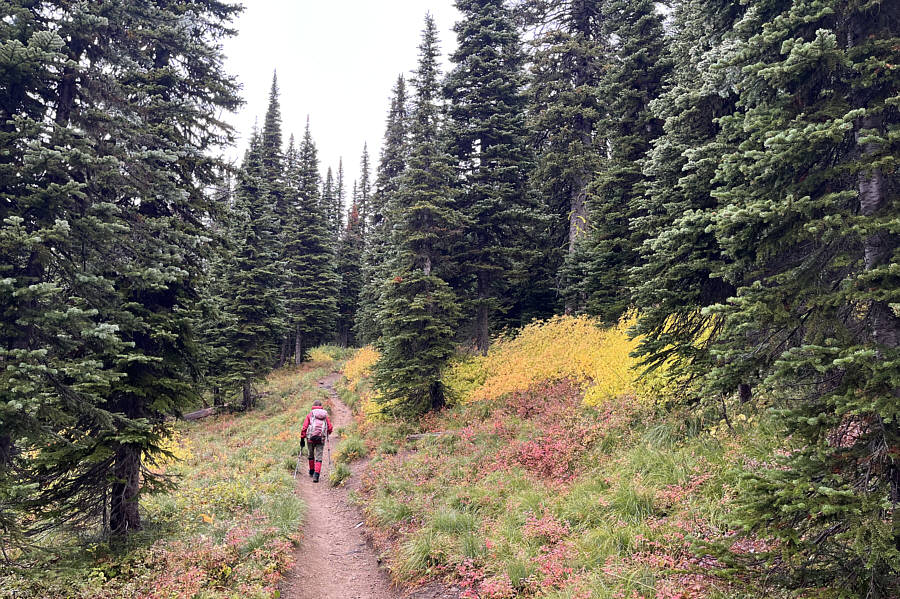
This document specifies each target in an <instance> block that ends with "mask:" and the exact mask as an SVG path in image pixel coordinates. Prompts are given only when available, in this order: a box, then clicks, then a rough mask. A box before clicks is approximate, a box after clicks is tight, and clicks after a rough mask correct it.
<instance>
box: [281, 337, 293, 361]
mask: <svg viewBox="0 0 900 599" xmlns="http://www.w3.org/2000/svg"><path fill="white" fill-rule="evenodd" d="M290 347H291V338H290V337H285V338H284V339H282V340H281V356H280V357H279V358H278V368H281V367H283V366H284V365H285V364H286V363H287V359H288V350H289V349H290Z"/></svg>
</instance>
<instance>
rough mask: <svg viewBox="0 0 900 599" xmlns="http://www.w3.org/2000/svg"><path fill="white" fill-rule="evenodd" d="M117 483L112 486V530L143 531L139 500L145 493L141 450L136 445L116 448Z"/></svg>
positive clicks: (114, 469)
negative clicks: (141, 493)
mask: <svg viewBox="0 0 900 599" xmlns="http://www.w3.org/2000/svg"><path fill="white" fill-rule="evenodd" d="M113 477H114V478H115V481H114V482H113V483H112V485H111V486H110V494H109V495H110V504H109V529H110V531H111V532H112V533H113V534H114V535H126V534H128V533H130V532H132V531H135V530H140V529H141V515H140V512H139V511H138V498H139V497H140V492H141V448H140V446H139V445H135V444H132V443H122V444H120V445H119V446H118V447H116V453H115V462H114V463H113Z"/></svg>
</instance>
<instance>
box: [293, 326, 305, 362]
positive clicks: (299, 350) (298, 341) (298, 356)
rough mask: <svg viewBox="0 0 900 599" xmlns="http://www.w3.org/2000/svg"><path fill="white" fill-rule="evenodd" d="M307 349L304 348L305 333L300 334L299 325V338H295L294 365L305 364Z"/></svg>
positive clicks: (298, 327) (298, 328)
mask: <svg viewBox="0 0 900 599" xmlns="http://www.w3.org/2000/svg"><path fill="white" fill-rule="evenodd" d="M304 353H305V348H304V347H303V333H301V332H300V325H299V324H298V325H297V336H296V337H295V338H294V364H295V365H297V366H300V364H302V363H303V358H304V357H305V356H304Z"/></svg>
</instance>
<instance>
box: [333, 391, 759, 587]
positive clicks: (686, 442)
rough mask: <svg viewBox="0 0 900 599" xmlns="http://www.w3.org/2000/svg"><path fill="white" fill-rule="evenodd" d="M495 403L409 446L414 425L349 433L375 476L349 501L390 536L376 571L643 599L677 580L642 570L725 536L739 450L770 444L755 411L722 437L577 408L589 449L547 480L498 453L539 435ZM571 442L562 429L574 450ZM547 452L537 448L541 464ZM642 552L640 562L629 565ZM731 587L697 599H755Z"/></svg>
mask: <svg viewBox="0 0 900 599" xmlns="http://www.w3.org/2000/svg"><path fill="white" fill-rule="evenodd" d="M347 393H352V390H347ZM539 399H540V400H541V401H544V402H553V401H563V399H553V398H546V399H545V398H539ZM567 399H569V398H567ZM504 401H505V400H503V399H501V400H498V401H496V402H477V403H474V404H469V405H457V406H451V407H450V408H448V409H446V410H445V411H444V412H443V413H442V414H441V415H440V417H439V418H437V419H436V420H434V421H431V423H430V426H431V427H432V429H431V430H445V431H460V433H458V434H450V435H443V436H439V437H426V438H424V439H422V440H420V441H417V442H415V443H412V444H405V443H404V442H403V441H402V434H403V433H406V432H407V431H410V432H419V429H415V428H412V429H411V427H410V425H409V424H407V423H402V422H398V421H394V420H387V421H379V422H377V423H371V424H368V425H363V426H361V427H360V429H359V430H357V431H355V432H354V433H353V434H352V438H353V439H354V440H353V444H354V445H364V444H365V443H368V444H369V445H370V446H374V447H376V448H377V450H376V454H377V457H376V458H375V459H373V462H372V465H373V467H374V471H375V472H376V474H375V476H374V479H373V481H372V484H371V486H370V487H364V488H363V489H362V491H361V493H360V496H359V501H360V502H361V503H362V505H363V506H364V509H365V510H366V513H367V515H368V516H369V519H370V521H371V522H372V523H373V524H375V525H376V526H377V527H379V528H382V529H383V531H384V532H385V533H386V534H387V535H388V536H389V537H390V539H392V545H391V549H390V550H389V551H388V556H389V563H390V568H391V571H392V573H393V575H394V577H395V578H397V579H398V580H401V581H403V580H413V579H419V578H420V577H421V576H422V575H423V574H426V575H427V574H431V575H434V576H444V575H446V574H447V573H448V572H450V573H453V572H456V571H457V568H458V567H460V566H461V565H462V564H467V565H466V566H465V567H466V568H475V569H476V570H477V571H478V572H480V573H481V576H482V577H485V579H492V580H495V579H497V577H502V578H503V579H504V580H505V579H506V578H508V581H509V584H510V585H512V587H513V589H515V594H516V596H517V597H526V598H527V597H553V598H556V599H563V598H569V599H575V598H576V597H579V598H580V597H600V598H613V597H631V596H633V595H634V596H643V597H654V596H655V594H656V593H657V589H659V588H664V587H665V585H669V584H677V580H676V579H675V578H672V577H675V573H673V572H672V571H670V570H669V569H667V568H665V567H663V566H653V565H648V564H654V563H657V562H655V561H653V560H654V559H657V557H658V558H659V559H658V563H659V564H664V563H667V562H666V559H670V558H671V559H672V560H676V561H677V560H680V559H682V558H683V557H684V556H686V555H689V554H690V551H691V549H690V538H691V537H692V535H695V534H701V533H702V534H707V533H708V532H709V531H711V530H721V531H725V530H728V528H729V526H730V511H731V510H732V508H733V505H732V501H733V498H734V496H735V493H736V489H737V487H738V476H739V472H740V468H741V463H742V460H743V457H744V455H747V456H748V457H749V456H752V457H755V458H756V459H760V460H763V459H766V458H767V456H771V453H772V451H773V449H774V448H775V444H774V442H773V437H774V435H773V434H771V433H772V431H769V429H768V428H767V426H768V425H767V424H766V423H765V420H764V419H765V414H764V413H759V414H753V415H752V416H753V417H754V418H756V419H757V420H756V423H757V424H756V425H755V426H753V427H750V426H747V427H744V428H737V429H736V430H735V431H734V432H732V433H731V436H730V437H729V438H727V439H724V440H723V439H721V438H718V437H716V436H712V435H711V434H710V433H709V432H708V431H709V427H708V426H707V425H705V424H704V423H703V421H702V419H701V418H698V417H694V416H691V417H686V416H685V415H684V414H681V413H674V412H673V413H666V412H663V411H657V409H656V408H654V407H652V406H631V408H630V409H631V410H632V413H628V410H625V413H624V415H617V414H618V413H619V412H621V410H619V412H617V411H613V412H612V415H610V413H607V412H606V411H604V409H603V407H602V406H601V407H599V408H588V407H582V406H580V405H578V404H577V403H576V404H574V405H572V407H571V410H570V412H571V414H572V418H573V422H574V424H569V426H572V427H581V428H582V429H583V430H584V431H586V433H585V435H584V437H583V438H586V439H588V440H589V441H588V442H587V443H585V444H584V445H583V446H579V448H578V451H577V452H576V454H575V456H574V459H573V461H572V463H573V464H574V469H575V470H574V473H573V474H572V475H571V476H570V477H560V476H556V475H555V473H552V472H551V474H554V475H553V476H548V475H547V472H546V469H545V468H542V467H540V464H542V463H543V462H541V461H540V459H538V460H537V461H536V462H535V466H529V465H528V464H527V463H525V464H519V463H517V462H516V457H515V456H516V455H517V454H516V452H515V451H512V450H511V448H513V447H515V446H516V444H521V445H522V446H527V445H528V444H529V443H532V442H533V441H534V440H535V439H536V438H539V437H538V436H539V435H540V434H541V431H542V430H543V429H542V428H541V427H542V426H543V425H541V424H539V423H538V422H537V421H536V420H534V414H535V413H537V412H536V411H535V410H522V411H516V410H507V411H505V412H504V413H503V415H502V416H499V415H498V408H499V407H500V406H501V405H502V404H503V402H504ZM540 403H541V402H539V404H540ZM497 422H499V423H500V424H501V425H502V426H501V427H500V428H499V429H496V428H495V427H494V423H497ZM714 422H717V421H714ZM463 433H464V434H463ZM357 437H361V438H357ZM350 438H351V437H348V439H350ZM580 438H582V437H580V436H579V435H578V434H575V433H574V432H573V434H572V435H571V439H572V442H573V443H574V442H575V440H576V439H580ZM404 446H405V447H406V449H407V451H405V452H403V453H402V454H400V453H398V451H397V450H398V449H399V448H401V447H404ZM401 456H402V457H401ZM557 457H558V456H556V455H555V454H554V453H553V452H551V453H549V454H548V456H547V458H546V460H547V463H548V464H552V463H554V462H555V460H556V459H557ZM536 522H541V523H546V526H548V529H547V530H538V529H536V527H537V526H544V524H540V525H539V524H536ZM554 526H555V527H556V528H554ZM560 531H561V532H560ZM651 554H652V555H653V556H655V557H653V559H650V558H649V557H648V558H647V560H648V561H647V562H642V561H641V560H640V559H637V558H636V557H635V556H638V555H651ZM551 555H552V557H551ZM548 565H551V566H553V567H556V566H558V567H559V568H571V572H573V573H579V574H578V575H577V576H575V575H574V574H573V575H572V577H571V581H570V579H569V578H568V577H567V576H568V575H559V574H556V575H551V574H549V573H548V572H549V571H552V570H553V567H550V570H546V569H545V566H548ZM553 576H558V578H553ZM451 577H452V574H451ZM673 580H676V581H675V582H672V581H673ZM567 581H569V582H567ZM730 584H731V583H729V582H727V581H725V582H717V583H716V585H712V586H709V587H708V591H709V593H710V595H709V596H710V597H715V596H719V595H720V594H721V593H723V592H724V593H726V595H724V596H732V595H733V596H742V597H744V596H746V597H759V596H760V594H759V593H758V592H757V591H756V590H754V589H755V584H754V583H753V582H752V581H743V582H742V583H741V584H739V585H738V586H729V585H730ZM660 585H663V586H660ZM717 585H718V586H717ZM741 585H743V586H741ZM719 587H721V588H722V589H726V590H724V591H722V590H717V589H718V588H719ZM737 589H740V590H737ZM735 593H738V594H737V595H735ZM754 593H756V594H755V595H754ZM504 596H505V595H504Z"/></svg>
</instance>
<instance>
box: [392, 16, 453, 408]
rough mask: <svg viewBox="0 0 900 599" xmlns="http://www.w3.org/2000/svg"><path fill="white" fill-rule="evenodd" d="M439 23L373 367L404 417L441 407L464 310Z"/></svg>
mask: <svg viewBox="0 0 900 599" xmlns="http://www.w3.org/2000/svg"><path fill="white" fill-rule="evenodd" d="M438 57H439V49H438V39H437V28H436V26H435V23H434V19H433V18H432V16H431V15H430V14H428V15H426V17H425V28H424V31H423V34H422V42H421V44H420V46H419V65H418V68H417V70H416V73H415V78H414V80H413V85H414V87H415V100H414V112H413V118H412V139H411V153H410V157H409V163H408V166H407V169H406V172H405V174H404V175H403V177H402V180H401V182H400V186H399V191H398V194H397V198H396V211H394V214H395V215H396V216H395V221H394V234H393V236H392V245H393V248H394V255H393V257H392V259H391V261H390V270H389V278H388V280H387V281H386V282H385V286H384V290H383V292H382V297H383V307H382V310H381V312H380V313H379V315H378V317H379V321H380V328H381V330H382V331H383V337H382V338H381V341H380V342H379V345H380V348H381V357H380V358H379V360H378V363H377V364H376V366H375V384H376V387H377V388H378V390H379V401H381V402H383V404H384V405H385V406H386V407H387V408H388V409H390V410H392V411H394V412H397V413H401V414H403V415H405V416H406V417H411V416H415V415H417V414H421V413H424V412H426V411H428V410H431V409H437V408H440V407H441V406H443V405H444V403H445V400H446V397H445V390H444V388H443V385H442V383H441V369H442V368H443V366H444V365H445V363H446V361H447V359H448V358H449V357H450V356H451V355H452V354H453V336H454V329H455V326H456V323H457V319H458V317H459V308H458V305H457V302H456V298H455V295H454V293H453V290H452V289H451V288H450V286H449V285H448V284H447V282H446V280H445V279H443V278H442V276H441V274H442V271H443V270H444V269H445V267H446V266H447V265H448V263H449V261H450V256H449V251H450V244H451V243H452V242H453V240H452V237H453V235H454V233H456V232H458V230H459V227H460V217H459V215H458V213H457V212H456V211H455V210H454V208H453V200H452V197H451V189H450V181H451V179H452V177H453V169H452V166H451V158H450V156H449V155H448V154H447V152H446V151H445V149H444V146H443V141H442V138H441V135H440V120H441V118H440V106H439V104H438V102H439V96H440V88H439V84H438V77H439V66H438Z"/></svg>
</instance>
